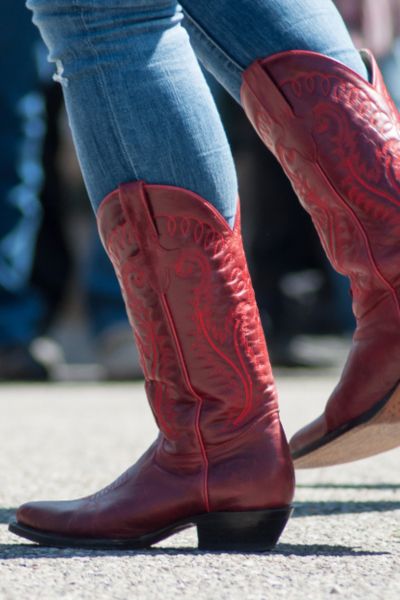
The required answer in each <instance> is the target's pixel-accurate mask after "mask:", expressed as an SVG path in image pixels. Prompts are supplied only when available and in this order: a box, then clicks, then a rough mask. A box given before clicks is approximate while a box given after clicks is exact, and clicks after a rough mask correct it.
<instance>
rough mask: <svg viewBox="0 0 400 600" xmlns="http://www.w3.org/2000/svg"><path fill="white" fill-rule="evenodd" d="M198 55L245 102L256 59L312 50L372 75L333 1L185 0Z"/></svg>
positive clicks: (231, 91) (192, 39)
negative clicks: (244, 88)
mask: <svg viewBox="0 0 400 600" xmlns="http://www.w3.org/2000/svg"><path fill="white" fill-rule="evenodd" d="M180 4H181V5H182V7H183V9H184V13H185V27H186V29H187V30H188V31H189V33H190V40H191V43H192V45H193V47H194V49H195V51H196V55H197V57H198V58H199V59H200V61H201V62H202V63H203V64H204V66H205V67H206V68H207V69H208V70H209V71H210V72H211V73H212V74H213V75H214V76H215V77H216V79H218V80H219V81H220V83H221V84H222V85H223V86H224V87H225V88H226V89H227V90H228V92H229V93H230V94H231V95H232V96H233V97H234V98H235V99H236V100H238V101H240V88H241V85H242V74H243V71H244V70H245V69H247V67H249V66H250V65H251V64H252V63H253V62H254V61H255V60H256V59H258V58H264V57H266V56H270V55H272V54H276V53H278V52H283V51H286V50H299V49H301V50H311V51H313V52H319V53H321V54H325V55H326V56H330V57H331V58H334V59H336V60H339V61H341V62H343V63H344V64H345V65H347V66H348V67H349V68H350V69H353V70H354V71H356V72H357V73H359V74H360V75H361V76H362V77H365V78H367V76H368V75H367V70H366V68H365V65H364V63H363V62H362V60H361V58H360V55H359V53H358V52H357V51H356V49H355V48H354V45H353V43H352V41H351V39H350V36H349V33H348V31H347V29H346V26H345V24H344V23H343V19H342V18H341V16H340V15H339V13H338V11H337V9H336V7H335V6H334V4H333V3H332V1H331V0H237V1H235V2H232V1H231V0H207V1H199V0H182V1H181V3H180Z"/></svg>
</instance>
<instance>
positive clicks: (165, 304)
mask: <svg viewBox="0 0 400 600" xmlns="http://www.w3.org/2000/svg"><path fill="white" fill-rule="evenodd" d="M160 301H161V305H162V308H163V311H164V314H165V316H166V319H167V321H168V324H169V326H170V331H171V334H172V336H173V338H174V341H175V347H176V351H177V354H178V359H179V362H180V365H181V369H182V375H183V378H184V380H185V383H186V386H187V388H188V390H189V391H190V393H191V394H192V395H193V397H194V398H196V400H197V410H196V420H195V430H196V437H197V439H198V442H199V446H200V451H201V455H202V458H203V462H204V480H203V494H204V501H205V505H206V510H207V512H210V500H209V494H208V468H209V463H208V457H207V452H206V448H205V444H204V440H203V436H202V433H201V428H200V416H201V409H202V408H203V398H201V396H199V395H198V394H197V393H196V392H195V390H194V389H193V386H192V384H191V382H190V378H189V373H188V370H187V367H186V363H185V359H184V356H183V352H182V348H181V344H180V341H179V338H178V335H177V332H176V328H175V324H174V321H173V318H172V314H171V311H170V308H169V305H168V302H167V299H166V297H165V295H164V294H161V295H160Z"/></svg>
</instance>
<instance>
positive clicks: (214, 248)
mask: <svg viewBox="0 0 400 600" xmlns="http://www.w3.org/2000/svg"><path fill="white" fill-rule="evenodd" d="M30 6H31V7H32V8H34V12H35V20H36V22H37V23H38V24H39V26H40V28H41V30H42V31H43V33H44V36H45V38H46V41H47V43H48V45H49V47H50V49H51V54H52V56H53V57H54V58H56V59H57V61H58V77H59V80H60V81H61V82H62V84H63V88H64V91H65V94H66V97H67V106H68V110H69V114H70V118H71V124H72V128H73V131H74V134H75V139H76V142H77V146H78V150H79V152H80V158H81V162H82V166H83V170H84V173H85V177H86V181H87V184H88V187H89V191H90V194H91V197H92V200H93V203H94V204H95V205H97V204H98V202H99V200H100V199H101V197H102V195H104V194H106V193H108V192H110V190H112V191H111V193H108V194H107V196H106V197H105V198H104V199H103V200H102V202H101V205H100V207H99V209H98V211H97V218H98V224H99V229H100V233H101V237H102V240H103V243H104V245H105V247H106V249H107V251H108V254H109V256H110V258H111V261H112V262H113V264H114V267H115V270H116V273H117V276H118V278H119V281H120V283H121V287H122V291H123V294H124V299H125V303H126V307H127V311H128V315H129V317H130V321H131V324H132V327H133V330H134V334H135V338H136V341H137V345H138V348H139V351H140V354H141V362H142V366H143V370H144V374H145V380H146V391H147V396H148V399H149V402H150V404H151V407H152V410H153V413H154V415H155V417H156V420H157V424H158V425H159V428H160V435H159V436H158V438H157V440H156V442H155V443H154V444H153V445H152V446H151V447H150V448H149V450H148V451H147V452H146V453H145V455H144V456H143V457H142V458H141V459H140V460H139V461H138V463H136V465H134V466H133V467H131V468H130V469H129V470H128V471H126V472H125V473H124V475H122V477H120V478H119V479H118V480H117V481H116V482H114V483H113V484H112V485H111V486H109V487H107V488H105V489H104V490H102V491H101V492H100V493H99V494H94V495H93V496H89V497H87V498H83V499H80V500H77V501H72V502H43V503H40V502H39V503H30V504H28V505H25V506H23V507H21V508H20V509H19V511H18V513H17V519H18V522H17V523H14V524H13V525H12V526H11V527H12V531H14V532H16V533H18V534H19V535H22V536H23V537H27V538H28V539H33V540H35V541H38V542H45V543H46V544H50V545H56V546H59V545H61V546H63V545H66V546H70V545H72V546H74V545H78V546H79V545H83V546H86V547H93V548H96V547H104V546H105V547H114V548H122V547H128V548H134V547H142V546H144V545H150V544H151V543H153V542H155V541H159V540H160V539H162V538H164V537H167V536H168V535H171V533H174V532H175V531H178V530H180V529H181V528H182V527H185V526H188V525H189V524H196V525H197V529H198V534H199V545H200V547H203V548H209V549H218V548H219V549H230V548H231V549H240V548H241V549H248V550H266V549H268V548H270V547H271V546H273V545H274V544H275V543H276V541H277V539H278V537H279V535H280V533H281V531H282V529H283V527H284V526H285V524H286V521H287V519H288V517H289V515H290V512H291V509H290V502H291V499H292V496H293V487H294V479H293V469H292V463H291V459H290V454H289V449H288V445H287V442H286V439H285V436H284V433H283V431H282V428H281V425H280V421H279V413H278V405H277V397H276V391H275V387H274V382H273V377H272V373H271V367H270V364H269V359H268V354H267V350H266V346H265V340H264V337H263V333H262V329H261V324H260V320H259V316H258V312H257V307H256V303H255V298H254V293H253V290H252V287H251V282H250V277H249V274H248V271H247V266H246V260H245V257H244V252H243V247H242V243H241V234H240V218H239V215H238V214H237V215H236V218H235V224H234V228H233V229H232V228H231V227H230V226H229V224H228V223H227V222H226V221H227V220H228V221H232V220H233V216H234V212H235V210H236V207H235V202H236V181H235V177H234V174H233V168H232V162H231V157H230V154H229V151H228V149H227V145H226V140H225V137H224V134H223V131H222V128H221V124H220V122H219V119H218V116H217V114H216V111H215V107H214V104H213V102H212V100H211V97H210V95H209V92H208V89H207V87H206V86H205V84H204V80H203V78H202V76H201V74H200V71H199V68H198V65H197V62H196V60H195V58H194V55H193V52H192V50H191V47H190V46H189V44H188V40H187V36H186V33H185V32H184V31H183V30H182V29H181V27H180V24H179V18H180V13H179V11H177V8H176V4H175V3H174V2H161V1H160V0H151V1H150V0H147V1H145V0H130V1H128V0H125V1H124V0H113V1H108V2H106V1H105V0H102V1H100V0H98V1H94V0H74V1H72V0H69V2H67V0H30ZM139 7H140V8H139ZM143 7H147V10H146V11H145V10H144V8H143ZM150 7H153V9H152V10H149V8H150ZM143 178H145V179H146V180H147V181H146V182H144V181H143ZM207 200H209V201H210V202H207ZM216 209H218V210H219V211H220V212H221V213H222V214H223V216H224V217H225V219H224V218H223V217H221V214H220V213H219V212H218V210H216Z"/></svg>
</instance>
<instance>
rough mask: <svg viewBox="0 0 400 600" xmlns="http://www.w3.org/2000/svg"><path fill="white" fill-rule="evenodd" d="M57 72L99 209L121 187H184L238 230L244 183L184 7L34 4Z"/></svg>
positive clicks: (145, 1)
mask: <svg viewBox="0 0 400 600" xmlns="http://www.w3.org/2000/svg"><path fill="white" fill-rule="evenodd" d="M27 4H28V7H30V8H32V9H33V10H34V22H35V23H36V24H37V25H38V26H39V28H40V31H41V33H42V36H43V37H44V39H45V41H46V43H47V45H48V47H49V49H50V60H51V61H55V62H56V64H57V75H56V78H57V79H58V81H59V82H60V83H61V84H62V86H63V91H64V96H65V100H66V106H67V111H68V115H69V119H70V123H71V128H72V132H73V136H74V141H75V145H76V148H77V152H78V156H79V160H80V164H81V168H82V172H83V175H84V179H85V183H86V186H87V188H88V191H89V196H90V199H91V201H92V204H93V207H94V208H95V209H97V207H98V205H99V204H100V202H101V200H102V199H103V198H104V197H105V196H106V195H107V194H108V193H109V192H111V191H112V190H114V189H115V188H116V187H117V186H118V185H119V184H120V183H122V182H127V181H133V180H139V179H142V180H145V181H148V182H157V183H160V184H169V185H177V186H182V187H185V188H187V189H190V190H192V191H193V192H196V193H198V194H200V195H201V196H202V197H204V198H205V199H207V200H208V201H210V202H211V203H213V204H214V206H216V208H217V209H218V210H219V211H220V212H221V214H222V215H223V216H224V217H225V218H226V219H227V220H228V221H229V222H230V223H231V224H232V223H233V219H234V215H235V213H236V200H237V182H236V174H235V170H234V166H233V161H232V157H231V153H230V149H229V146H228V143H227V140H226V136H225V133H224V130H223V127H222V125H221V122H220V119H219V115H218V113H217V110H216V108H215V105H214V102H213V100H212V97H211V94H210V91H209V89H208V86H207V84H206V83H205V81H204V77H203V75H202V73H201V70H200V67H199V65H198V62H197V60H196V58H195V55H194V53H193V51H192V48H191V46H190V44H189V40H188V35H187V33H186V31H185V29H184V28H182V27H181V19H182V14H181V10H180V8H179V7H178V6H177V2H176V1H175V0H159V1H157V2H155V1H154V0H114V1H112V0H97V1H93V0H76V1H72V0H54V1H52V2H49V1H47V0H29V1H28V3H27Z"/></svg>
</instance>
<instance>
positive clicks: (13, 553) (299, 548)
mask: <svg viewBox="0 0 400 600" xmlns="http://www.w3.org/2000/svg"><path fill="white" fill-rule="evenodd" d="M210 554H213V555H221V554H233V555H235V554H241V555H243V554H246V555H250V554H252V555H255V556H260V553H259V552H219V551H218V552H217V551H215V552H212V551H205V550H198V549H197V548H190V547H187V546H184V547H181V548H179V547H176V548H175V547H171V546H170V547H168V548H163V547H160V546H159V547H156V548H148V549H141V550H81V549H79V548H47V547H44V546H36V545H34V544H0V560H15V559H18V558H24V559H28V560H29V559H30V560H40V559H46V560H49V559H55V558H63V559H66V558H79V557H82V558H87V557H91V558H101V557H106V556H107V557H109V556H115V557H118V556H124V557H126V556H132V557H141V556H146V557H150V556H154V557H157V556H207V555H210ZM262 554H265V555H266V556H271V555H276V554H279V555H286V556H335V557H341V556H343V557H348V556H355V557H356V556H360V557H362V556H384V555H390V552H373V551H371V550H362V549H357V548H351V547H349V546H335V545H328V544H313V545H306V544H278V546H277V547H276V548H275V549H274V550H272V551H271V552H266V553H262Z"/></svg>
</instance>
